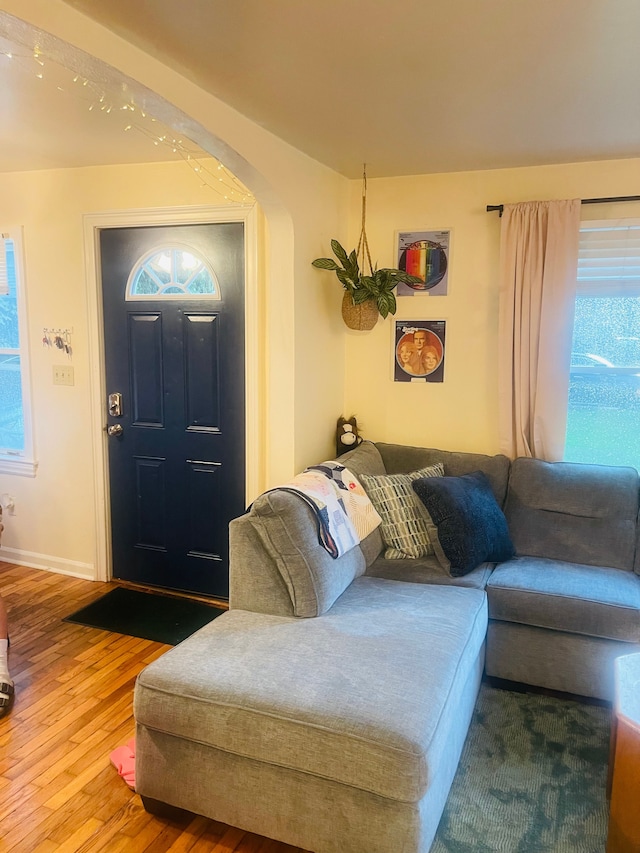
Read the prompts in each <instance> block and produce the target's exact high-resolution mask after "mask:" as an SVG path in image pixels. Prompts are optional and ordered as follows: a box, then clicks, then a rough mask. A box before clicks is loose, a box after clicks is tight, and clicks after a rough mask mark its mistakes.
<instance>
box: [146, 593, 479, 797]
mask: <svg viewBox="0 0 640 853" xmlns="http://www.w3.org/2000/svg"><path fill="white" fill-rule="evenodd" d="M486 630H487V608H486V595H485V593H484V592H481V591H479V590H474V589H461V588H454V587H444V586H425V585H418V584H401V583H397V582H396V581H385V580H380V579H377V578H367V577H362V578H359V579H358V580H357V581H355V582H354V583H353V584H352V585H351V586H350V587H349V589H348V590H347V591H346V592H345V593H344V595H343V596H341V598H340V599H339V600H338V601H337V602H336V604H335V605H334V607H333V608H332V609H331V611H330V612H329V613H327V614H326V615H324V616H320V617H318V618H316V619H305V620H300V619H296V618H295V617H284V616H269V615H265V614H258V613H250V612H248V611H243V610H231V611H229V612H227V613H224V614H223V615H222V616H220V617H219V618H218V619H216V620H215V621H214V622H212V623H210V624H209V625H207V626H205V627H204V628H202V629H201V630H200V631H198V632H197V633H196V634H194V635H193V636H191V637H190V638H189V639H187V640H185V641H184V642H183V643H181V644H180V645H179V646H176V647H175V648H174V649H172V650H170V651H169V652H167V653H166V654H165V655H163V656H162V657H161V658H159V659H158V660H157V661H155V662H154V663H152V664H151V665H150V666H148V667H147V668H146V669H145V670H143V672H142V673H141V674H140V676H139V677H138V680H137V683H136V689H135V698H134V712H135V717H136V721H137V723H138V724H142V725H143V726H145V727H146V728H148V729H151V730H157V731H160V732H163V733H166V734H170V735H173V736H175V737H178V738H185V739H187V740H191V741H196V742H199V743H202V744H205V745H208V746H211V747H214V748H216V749H220V750H223V751H226V752H228V753H233V754H235V755H239V756H243V757H246V758H251V759H255V760H258V761H262V762H267V763H269V764H273V765H278V766H281V767H285V768H289V769H294V770H299V771H302V772H304V773H310V774H313V775H316V776H319V777H322V778H324V779H330V780H334V781H337V782H340V783H343V784H346V785H350V786H353V787H356V788H359V789H363V790H366V791H369V792H373V793H375V794H378V795H380V796H383V797H387V798H391V799H393V800H399V801H403V802H417V801H418V800H420V799H421V798H422V796H423V795H424V793H425V791H426V790H427V788H428V787H429V785H430V783H431V782H433V780H434V777H437V773H438V768H439V766H440V765H441V762H442V761H446V754H447V749H448V745H449V743H450V740H451V737H452V732H456V731H457V729H458V728H459V727H460V726H461V725H464V726H465V728H466V725H467V723H466V722H464V721H461V720H460V715H458V714H457V707H458V703H459V701H460V697H461V696H464V695H465V693H464V691H465V689H466V690H468V689H470V688H469V684H473V678H472V676H473V673H474V672H477V669H478V666H482V665H483V662H484V657H483V655H484V638H485V633H486ZM475 689H477V687H476V688H475ZM462 736H463V735H462Z"/></svg>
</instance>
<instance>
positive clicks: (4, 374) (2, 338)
mask: <svg viewBox="0 0 640 853" xmlns="http://www.w3.org/2000/svg"><path fill="white" fill-rule="evenodd" d="M22 270H23V264H22V240H21V231H20V229H7V230H4V231H2V233H1V235H0V473H2V474H22V475H25V476H33V475H34V474H35V464H34V461H33V447H32V440H31V407H30V397H29V381H28V375H29V374H28V358H27V352H26V342H27V333H26V304H25V298H24V276H23V272H22Z"/></svg>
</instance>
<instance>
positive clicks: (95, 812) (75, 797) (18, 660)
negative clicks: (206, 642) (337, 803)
mask: <svg viewBox="0 0 640 853" xmlns="http://www.w3.org/2000/svg"><path fill="white" fill-rule="evenodd" d="M112 587H113V584H101V583H92V582H91V581H83V580H78V579H75V578H69V577H66V576H64V575H57V574H51V573H49V572H43V571H37V570H35V569H29V568H25V567H23V566H13V565H11V564H9V563H2V562H0V593H1V594H2V597H3V599H4V601H5V604H6V605H7V609H8V611H9V631H10V636H11V650H10V657H9V665H10V669H11V675H12V676H13V678H14V680H15V683H16V701H15V705H14V708H13V710H12V711H11V713H10V714H9V715H8V716H7V717H4V718H2V719H0V853H98V851H99V853H187V851H191V853H205V851H207V853H232V851H234V853H303V851H300V849H299V848H298V847H291V846H290V845H287V844H281V843H279V842H276V841H272V840H269V839H266V838H261V837H260V836H257V835H254V834H252V833H249V832H244V831H242V830H239V829H235V828H233V827H229V826H225V825H224V824H221V823H218V822H216V821H212V820H207V819H205V818H201V817H197V818H194V819H191V820H186V819H185V820H183V821H173V820H163V819H160V818H157V817H152V816H151V815H149V814H147V812H145V810H144V808H143V807H142V803H141V801H140V797H139V796H138V795H137V794H135V793H134V792H133V791H131V790H130V789H129V788H128V786H127V785H126V784H125V782H124V781H123V780H122V779H121V778H120V776H119V775H118V773H117V771H116V769H115V768H114V767H113V765H112V764H111V763H110V761H109V754H110V753H111V751H112V750H113V749H115V748H116V747H118V746H122V745H124V744H125V743H126V742H127V741H128V740H129V739H130V738H131V737H133V734H134V722H133V711H132V697H133V685H134V681H135V677H136V675H137V674H138V672H139V671H140V670H141V669H142V668H143V667H145V666H146V665H147V664H148V663H150V662H151V661H153V660H155V659H156V658H157V657H159V656H160V655H161V654H162V653H163V652H165V651H166V650H167V649H168V648H169V646H164V645H162V644H161V643H154V642H150V641H147V640H139V639H136V638H135V637H127V636H124V635H122V634H112V633H110V632H108V631H99V630H97V629H95V628H85V627H83V626H81V625H73V624H71V623H68V622H62V621H61V618H62V617H64V616H68V615H69V614H70V613H72V612H73V611H74V610H77V609H78V608H80V607H83V606H85V605H86V604H89V603H91V602H92V601H93V600H94V599H96V598H99V597H100V596H101V595H104V593H105V592H108V590H109V589H111V588H112Z"/></svg>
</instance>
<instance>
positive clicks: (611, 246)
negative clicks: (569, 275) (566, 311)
mask: <svg viewBox="0 0 640 853" xmlns="http://www.w3.org/2000/svg"><path fill="white" fill-rule="evenodd" d="M578 294H579V295H580V296H640V222H635V221H634V223H633V224H626V225H619V224H612V223H611V222H608V223H606V224H595V223H584V224H583V226H582V227H581V229H580V245H579V250H578Z"/></svg>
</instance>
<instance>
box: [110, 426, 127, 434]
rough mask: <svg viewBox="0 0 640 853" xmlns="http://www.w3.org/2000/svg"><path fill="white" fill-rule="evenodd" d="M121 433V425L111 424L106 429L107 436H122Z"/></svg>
mask: <svg viewBox="0 0 640 853" xmlns="http://www.w3.org/2000/svg"><path fill="white" fill-rule="evenodd" d="M123 432H124V430H123V428H122V425H121V424H112V425H111V426H108V427H107V435H122V433H123Z"/></svg>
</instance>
